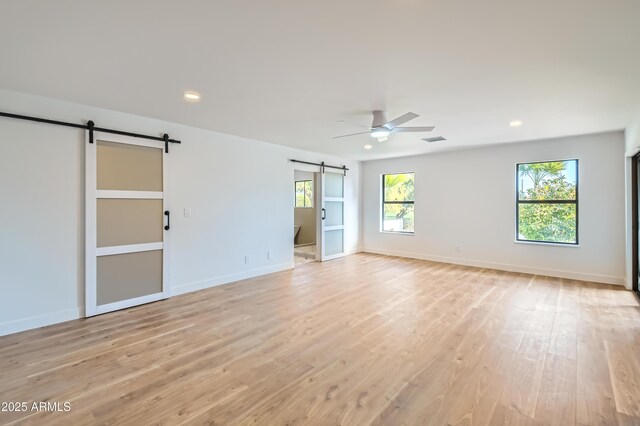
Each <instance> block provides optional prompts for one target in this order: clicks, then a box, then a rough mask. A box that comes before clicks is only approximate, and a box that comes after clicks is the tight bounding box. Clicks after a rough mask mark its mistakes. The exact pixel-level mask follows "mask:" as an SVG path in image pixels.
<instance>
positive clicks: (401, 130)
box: [391, 126, 435, 133]
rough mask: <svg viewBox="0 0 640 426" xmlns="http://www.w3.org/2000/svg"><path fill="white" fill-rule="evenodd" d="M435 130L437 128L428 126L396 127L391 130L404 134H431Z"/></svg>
mask: <svg viewBox="0 0 640 426" xmlns="http://www.w3.org/2000/svg"><path fill="white" fill-rule="evenodd" d="M433 129H435V126H426V127H394V128H393V129H391V131H392V132H393V133H404V132H430V131H432V130H433Z"/></svg>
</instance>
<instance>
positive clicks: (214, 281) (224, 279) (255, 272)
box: [171, 262, 295, 296]
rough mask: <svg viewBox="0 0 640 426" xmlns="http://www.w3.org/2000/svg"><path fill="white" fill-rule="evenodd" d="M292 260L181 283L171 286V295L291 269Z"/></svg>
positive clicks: (292, 265)
mask: <svg viewBox="0 0 640 426" xmlns="http://www.w3.org/2000/svg"><path fill="white" fill-rule="evenodd" d="M294 266H295V265H294V263H293V262H287V263H281V264H279V265H273V266H267V267H264V268H257V269H251V270H248V271H242V272H238V273H235V274H229V275H223V276H221V277H216V278H211V279H208V280H202V281H195V282H191V283H186V284H182V285H177V286H173V287H172V288H171V296H177V295H179V294H185V293H191V292H192V291H198V290H204V289H205V288H210V287H215V286H219V285H223V284H229V283H232V282H235V281H240V280H246V279H248V278H254V277H258V276H260V275H266V274H272V273H274V272H280V271H285V270H287V269H293V267H294Z"/></svg>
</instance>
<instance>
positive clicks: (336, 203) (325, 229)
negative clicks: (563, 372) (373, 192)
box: [318, 171, 344, 261]
mask: <svg viewBox="0 0 640 426" xmlns="http://www.w3.org/2000/svg"><path fill="white" fill-rule="evenodd" d="M320 197H321V199H320V202H321V206H320V207H321V209H320V221H319V223H320V227H319V228H320V232H319V238H318V240H319V247H318V252H319V254H320V260H321V261H325V260H331V259H335V258H337V257H341V256H344V175H343V173H331V172H326V171H325V172H324V173H320Z"/></svg>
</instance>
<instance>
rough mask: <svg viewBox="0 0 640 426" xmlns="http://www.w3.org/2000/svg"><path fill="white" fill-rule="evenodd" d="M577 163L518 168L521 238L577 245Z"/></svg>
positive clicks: (527, 165) (558, 162)
mask: <svg viewBox="0 0 640 426" xmlns="http://www.w3.org/2000/svg"><path fill="white" fill-rule="evenodd" d="M577 179H578V172H577V160H568V161H552V162H545V163H530V164H519V165H518V239H519V240H524V241H542V242H553V243H567V244H576V243H577V241H578V235H577V213H578V198H577Z"/></svg>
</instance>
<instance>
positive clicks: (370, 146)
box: [364, 144, 373, 149]
mask: <svg viewBox="0 0 640 426" xmlns="http://www.w3.org/2000/svg"><path fill="white" fill-rule="evenodd" d="M371 148H373V145H371V144H366V145H365V146H364V149H371Z"/></svg>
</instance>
